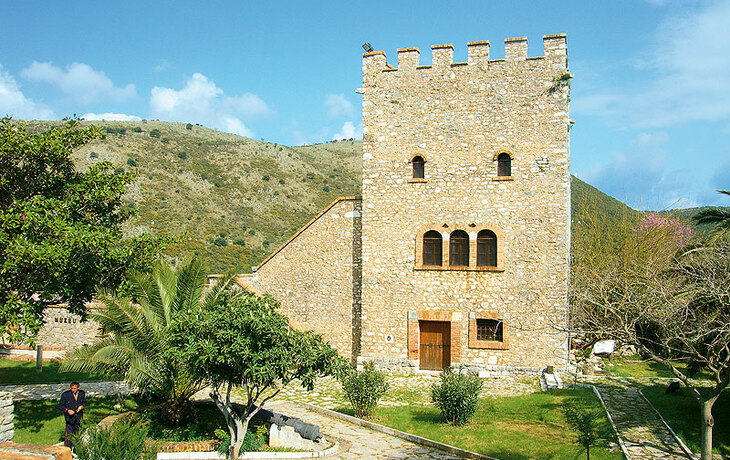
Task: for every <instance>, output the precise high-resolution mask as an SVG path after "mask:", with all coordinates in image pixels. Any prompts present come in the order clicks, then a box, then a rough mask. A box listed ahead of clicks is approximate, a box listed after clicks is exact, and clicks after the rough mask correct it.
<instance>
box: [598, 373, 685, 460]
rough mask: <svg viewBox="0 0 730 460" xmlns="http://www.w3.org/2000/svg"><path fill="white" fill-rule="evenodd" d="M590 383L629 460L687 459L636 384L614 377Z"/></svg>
mask: <svg viewBox="0 0 730 460" xmlns="http://www.w3.org/2000/svg"><path fill="white" fill-rule="evenodd" d="M594 383H595V385H596V388H597V389H598V391H599V392H600V393H601V396H602V397H603V400H604V402H605V403H606V407H607V408H608V411H609V412H610V413H611V417H612V418H613V421H614V423H615V424H616V429H617V430H618V432H619V434H620V436H621V438H622V439H623V441H624V444H625V445H626V449H627V450H628V452H629V455H630V456H631V458H632V459H633V460H644V459H646V460H649V459H687V458H690V457H688V456H687V455H686V454H685V453H684V451H683V450H682V448H681V447H680V445H679V443H677V441H676V440H675V439H674V436H672V433H671V432H670V431H669V430H668V429H667V427H666V426H664V424H663V423H662V421H661V420H660V419H659V417H658V416H657V414H656V412H654V410H653V409H652V408H651V406H649V404H648V403H647V402H646V401H645V400H644V398H642V397H641V395H640V394H639V389H638V387H637V386H636V385H632V383H631V382H629V381H616V380H610V381H605V380H604V381H602V382H601V383H599V382H594Z"/></svg>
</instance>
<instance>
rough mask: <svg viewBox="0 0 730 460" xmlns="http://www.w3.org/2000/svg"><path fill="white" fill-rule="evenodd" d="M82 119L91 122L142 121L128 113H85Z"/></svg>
mask: <svg viewBox="0 0 730 460" xmlns="http://www.w3.org/2000/svg"><path fill="white" fill-rule="evenodd" d="M81 118H83V119H84V120H89V121H96V120H106V121H141V120H142V119H141V118H140V117H137V116H135V115H127V114H126V113H112V112H106V113H91V112H90V113H85V114H83V115H81Z"/></svg>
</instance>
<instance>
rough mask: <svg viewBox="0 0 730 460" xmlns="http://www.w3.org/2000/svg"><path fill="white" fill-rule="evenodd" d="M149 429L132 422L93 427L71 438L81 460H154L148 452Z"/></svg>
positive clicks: (124, 421) (151, 453) (153, 455)
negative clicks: (146, 445)
mask: <svg viewBox="0 0 730 460" xmlns="http://www.w3.org/2000/svg"><path fill="white" fill-rule="evenodd" d="M147 433H148V430H147V427H146V425H144V424H139V423H137V422H136V421H132V420H130V419H129V418H127V419H125V420H117V421H116V422H114V423H113V424H112V425H111V426H109V427H106V428H100V427H98V426H92V427H90V428H87V429H85V430H83V431H82V432H81V433H79V434H76V435H73V436H72V437H71V439H72V442H73V444H74V450H75V451H76V455H77V456H78V458H79V460H98V459H102V458H103V459H104V460H137V459H151V458H154V457H155V453H154V452H152V451H151V450H150V449H145V439H146V438H147Z"/></svg>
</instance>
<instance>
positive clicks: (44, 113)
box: [0, 65, 56, 120]
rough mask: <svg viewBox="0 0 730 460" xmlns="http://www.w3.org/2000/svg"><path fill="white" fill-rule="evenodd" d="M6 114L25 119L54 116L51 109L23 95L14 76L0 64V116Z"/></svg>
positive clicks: (45, 118) (43, 118) (44, 118)
mask: <svg viewBox="0 0 730 460" xmlns="http://www.w3.org/2000/svg"><path fill="white" fill-rule="evenodd" d="M6 115H10V116H12V117H14V118H19V119H26V120H31V119H41V120H47V119H52V118H56V115H55V114H54V113H53V110H51V109H50V108H48V107H46V106H45V105H43V104H40V103H37V102H34V101H32V100H31V99H28V98H27V97H25V95H24V94H23V92H22V91H21V90H20V87H19V86H18V82H17V81H15V78H13V77H12V75H10V74H9V73H8V72H6V71H4V70H3V68H2V65H0V117H4V116H6Z"/></svg>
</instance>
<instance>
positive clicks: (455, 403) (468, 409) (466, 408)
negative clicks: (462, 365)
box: [431, 367, 482, 426]
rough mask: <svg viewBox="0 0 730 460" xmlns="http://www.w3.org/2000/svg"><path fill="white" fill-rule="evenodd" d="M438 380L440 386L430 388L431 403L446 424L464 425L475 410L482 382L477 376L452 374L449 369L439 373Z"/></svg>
mask: <svg viewBox="0 0 730 460" xmlns="http://www.w3.org/2000/svg"><path fill="white" fill-rule="evenodd" d="M440 378H441V384H440V385H436V384H434V385H432V386H431V401H433V403H434V405H435V406H436V407H437V408H438V410H439V411H441V415H442V416H443V418H444V420H446V422H448V423H450V424H452V425H456V426H459V425H463V424H465V423H466V422H468V421H469V419H470V418H471V417H472V416H473V415H474V413H475V412H476V410H477V404H478V402H479V391H481V389H482V380H481V379H480V378H479V376H478V375H477V374H473V373H463V372H454V370H453V369H452V368H451V367H447V368H446V369H444V370H443V371H441V375H440Z"/></svg>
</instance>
